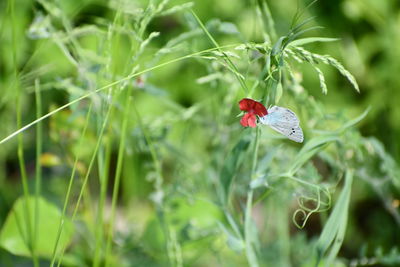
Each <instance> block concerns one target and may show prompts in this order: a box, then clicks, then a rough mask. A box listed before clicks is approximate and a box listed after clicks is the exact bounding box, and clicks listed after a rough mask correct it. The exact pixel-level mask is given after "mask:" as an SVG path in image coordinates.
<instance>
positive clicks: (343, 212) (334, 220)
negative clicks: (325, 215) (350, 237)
mask: <svg viewBox="0 0 400 267" xmlns="http://www.w3.org/2000/svg"><path fill="white" fill-rule="evenodd" d="M352 183H353V171H352V170H347V173H346V177H345V184H344V188H343V191H342V192H341V193H340V196H339V198H338V200H337V203H336V205H335V207H334V208H333V211H332V213H331V214H330V216H329V219H328V221H327V222H326V224H325V226H324V229H323V230H322V233H321V235H320V237H319V239H318V241H317V246H316V250H317V251H316V252H317V262H318V263H319V262H320V260H321V258H322V256H323V255H324V254H325V253H326V252H327V251H328V249H329V247H331V249H330V253H329V255H328V259H327V261H326V263H325V266H332V265H330V264H331V263H332V262H333V260H334V259H335V257H336V255H337V253H338V252H339V249H340V247H341V245H342V242H343V238H344V234H345V231H346V226H347V218H348V210H349V202H350V195H351V185H352Z"/></svg>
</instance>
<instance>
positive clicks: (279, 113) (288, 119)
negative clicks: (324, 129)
mask: <svg viewBox="0 0 400 267" xmlns="http://www.w3.org/2000/svg"><path fill="white" fill-rule="evenodd" d="M259 118H260V122H261V123H262V124H265V125H268V126H269V127H271V128H272V129H274V130H275V131H277V132H278V133H281V134H283V135H285V136H286V137H287V138H289V139H290V140H293V141H295V142H298V143H302V142H303V140H304V136H303V130H302V129H301V128H300V125H299V124H300V121H299V119H298V118H297V116H296V114H295V113H294V112H293V111H291V110H290V109H287V108H282V107H278V106H273V107H272V108H270V109H268V114H267V115H265V116H263V117H259Z"/></svg>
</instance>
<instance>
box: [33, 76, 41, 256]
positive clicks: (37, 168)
mask: <svg viewBox="0 0 400 267" xmlns="http://www.w3.org/2000/svg"><path fill="white" fill-rule="evenodd" d="M35 99H36V117H37V118H40V117H41V116H42V99H41V96H40V85H39V80H35ZM42 140H43V128H42V123H38V124H37V125H36V166H35V176H36V179H35V210H34V214H35V216H34V218H35V222H34V227H33V229H34V231H33V247H34V250H36V245H37V242H38V240H37V238H38V236H37V233H38V231H39V230H38V228H39V217H40V207H39V197H40V194H41V187H42V166H41V163H40V158H41V155H42V146H43V144H42Z"/></svg>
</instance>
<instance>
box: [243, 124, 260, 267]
mask: <svg viewBox="0 0 400 267" xmlns="http://www.w3.org/2000/svg"><path fill="white" fill-rule="evenodd" d="M260 131H261V128H260V127H257V129H256V138H255V141H254V152H253V162H252V167H251V173H250V179H253V178H254V175H255V171H256V167H257V158H258V147H259V144H260ZM252 209H253V190H252V189H251V188H249V191H248V192H247V202H246V213H245V221H244V227H245V228H244V230H245V235H244V236H245V243H246V258H247V262H248V263H249V265H250V266H251V267H258V266H259V265H258V260H257V255H256V253H255V251H254V247H253V237H254V235H253V234H252V233H253V231H254V229H253V220H252V216H251V211H252Z"/></svg>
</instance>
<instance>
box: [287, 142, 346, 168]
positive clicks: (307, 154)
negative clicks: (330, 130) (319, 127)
mask: <svg viewBox="0 0 400 267" xmlns="http://www.w3.org/2000/svg"><path fill="white" fill-rule="evenodd" d="M333 141H340V139H339V138H338V137H337V136H333V135H321V136H317V137H314V138H312V139H311V140H310V141H308V142H307V143H306V144H305V145H304V146H303V148H302V149H301V150H300V152H299V153H298V154H297V156H296V158H295V159H294V162H293V164H291V166H292V168H291V169H290V171H289V173H291V174H294V173H296V172H297V171H298V170H299V169H300V168H301V166H303V164H305V163H306V162H307V161H308V160H309V159H310V158H311V157H312V156H314V155H315V154H316V153H317V152H319V151H320V150H321V149H322V148H323V147H324V145H326V144H328V143H330V142H333Z"/></svg>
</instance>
